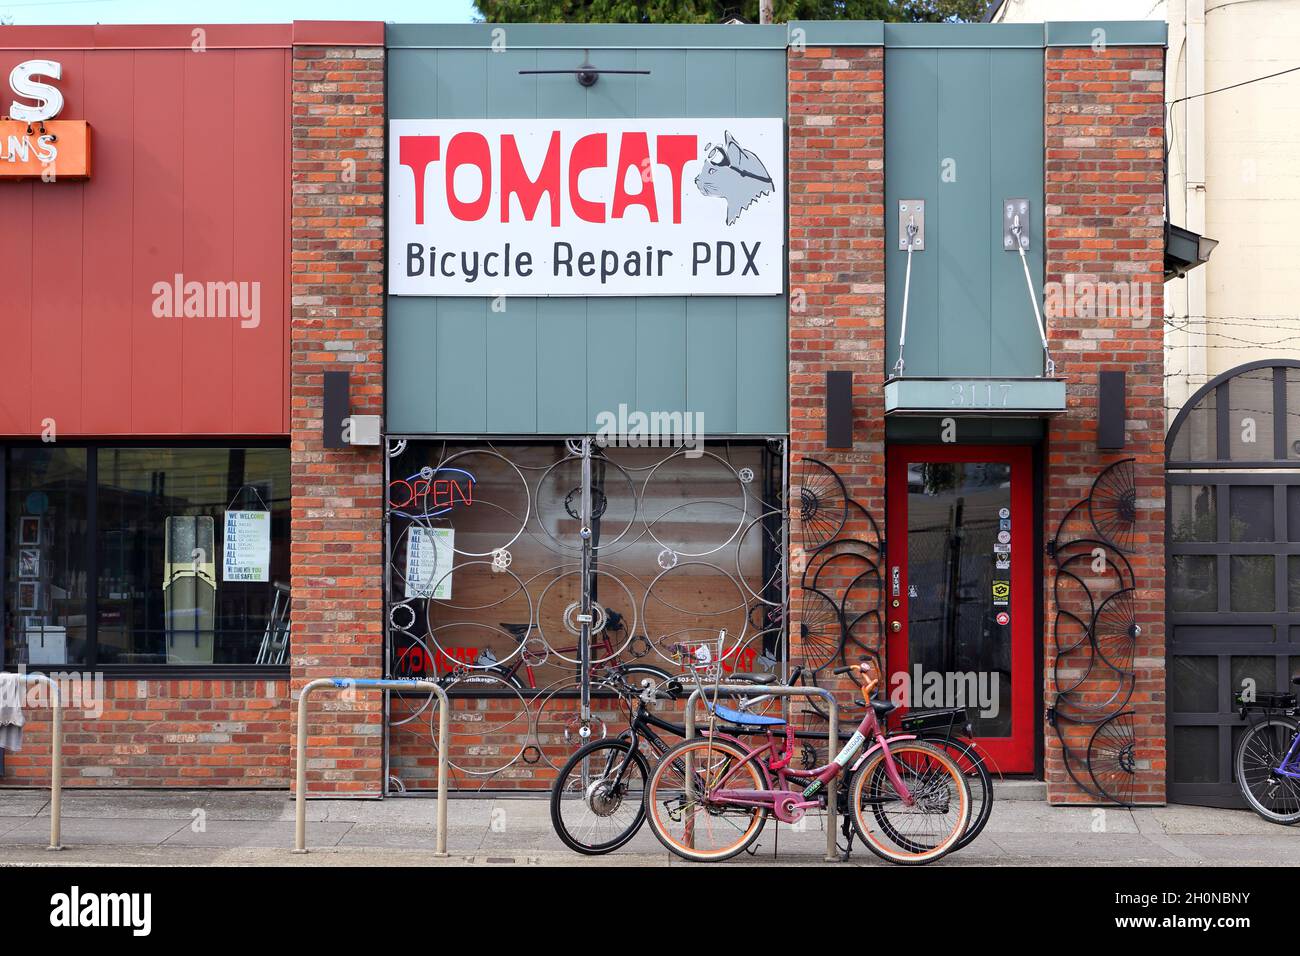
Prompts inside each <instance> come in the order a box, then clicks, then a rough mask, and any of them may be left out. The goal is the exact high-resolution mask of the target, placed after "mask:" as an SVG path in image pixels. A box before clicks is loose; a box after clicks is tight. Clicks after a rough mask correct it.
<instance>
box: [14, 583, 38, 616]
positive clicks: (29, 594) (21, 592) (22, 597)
mask: <svg viewBox="0 0 1300 956" xmlns="http://www.w3.org/2000/svg"><path fill="white" fill-rule="evenodd" d="M40 609H41V582H39V581H19V582H18V610H20V611H39V610H40Z"/></svg>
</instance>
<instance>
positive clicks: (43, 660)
mask: <svg viewBox="0 0 1300 956" xmlns="http://www.w3.org/2000/svg"><path fill="white" fill-rule="evenodd" d="M86 464H87V456H86V449H84V448H61V447H51V446H48V445H45V446H40V447H35V448H14V449H11V450H10V451H9V453H8V469H7V472H6V476H5V477H6V480H5V540H4V554H5V562H4V565H5V641H4V644H5V646H4V662H5V663H6V664H8V665H18V664H25V665H27V666H30V667H44V666H47V665H64V664H86V663H87V662H88V660H89V641H88V634H87V627H86V614H87V608H86V581H87V570H88V568H87V562H86V549H85V542H86V540H87V537H88V527H87V523H86V517H87V508H86V503H87V497H86V491H87V488H86V474H87V473H86Z"/></svg>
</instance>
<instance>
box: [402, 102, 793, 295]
mask: <svg viewBox="0 0 1300 956" xmlns="http://www.w3.org/2000/svg"><path fill="white" fill-rule="evenodd" d="M390 137H391V138H390V149H389V155H390V157H391V159H390V169H389V177H390V179H389V181H390V183H391V194H390V203H389V291H390V292H392V293H393V294H394V295H442V296H488V297H495V296H499V295H529V296H547V295H591V296H605V295H608V296H614V295H619V296H623V295H779V294H780V293H781V292H782V290H783V289H784V273H785V265H784V258H785V257H784V247H785V182H784V176H785V135H784V128H783V126H782V121H781V120H779V119H651V120H623V119H620V120H592V119H581V120H578V119H574V120H393V121H392V122H391V124H390Z"/></svg>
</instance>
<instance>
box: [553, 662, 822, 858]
mask: <svg viewBox="0 0 1300 956" xmlns="http://www.w3.org/2000/svg"><path fill="white" fill-rule="evenodd" d="M629 673H630V672H629V670H628V669H627V668H626V667H623V666H618V665H616V666H614V667H611V668H609V670H608V671H607V672H606V673H605V675H604V676H603V677H602V679H601V686H602V687H606V688H608V689H610V690H613V691H614V692H615V693H616V694H618V695H619V696H620V697H621V698H622V699H623V701H624V703H625V704H626V705H627V707H628V709H629V712H630V716H629V720H628V729H627V730H626V731H624V732H623V733H621V734H619V735H618V736H617V737H605V738H603V739H600V740H594V741H592V742H591V743H588V744H586V745H585V746H583V747H582V748H580V749H579V750H577V751H575V752H574V753H573V754H572V755H571V756H570V757H569V759H568V761H567V762H566V763H565V764H564V766H563V767H561V768H560V771H559V773H558V774H556V777H555V782H554V783H553V784H552V785H551V824H552V826H553V827H554V828H555V832H556V835H557V836H559V838H560V840H561V842H563V843H564V845H565V846H567V847H568V848H569V849H571V850H573V851H575V852H577V853H582V854H585V855H588V856H596V855H600V854H603V853H611V852H613V851H614V850H617V849H618V848H619V847H621V846H623V845H625V844H626V843H627V842H628V841H629V840H631V839H632V838H633V837H634V836H636V834H637V832H638V831H639V830H640V829H641V826H642V824H643V823H644V822H645V806H644V803H643V801H642V795H643V792H644V784H645V781H646V778H647V777H648V776H649V775H650V764H649V762H648V761H647V759H646V755H645V753H644V751H643V745H646V746H648V747H649V749H650V751H651V754H652V756H654V757H656V758H658V757H661V756H663V754H665V753H667V752H668V750H670V749H671V748H672V744H671V743H669V742H668V741H667V740H665V739H664V738H663V737H661V736H660V735H659V734H658V733H656V731H664V732H665V733H669V734H673V735H675V736H677V737H685V736H686V728H685V727H684V726H683V725H681V724H675V723H673V722H671V721H669V720H665V719H664V718H662V717H660V716H658V715H657V714H655V713H653V712H652V711H651V710H650V705H651V704H652V703H654V702H655V701H656V700H659V699H662V698H664V697H667V698H668V699H670V700H680V699H681V696H682V686H681V684H680V683H678V682H677V681H675V680H669V681H666V682H662V683H661V682H653V681H645V680H643V681H642V682H641V687H640V688H639V689H638V688H637V687H634V686H633V685H632V684H631V683H630V682H629V681H628V676H629ZM798 676H799V668H795V670H794V671H793V672H792V674H791V683H794V682H795V681H796V680H797V679H798ZM727 679H728V680H729V681H734V682H736V683H752V684H770V683H775V682H776V675H775V674H770V673H762V672H758V673H754V672H732V673H731V674H728V676H727ZM774 699H775V698H774V697H773V695H771V694H761V693H760V694H756V695H755V696H754V697H752V698H747V697H742V698H741V699H740V701H739V704H738V709H739V711H742V712H749V709H750V708H752V707H755V706H758V705H761V704H763V703H764V702H766V701H770V700H774ZM633 704H635V711H633V710H632V707H633ZM736 729H737V731H740V728H739V727H737V728H736ZM800 736H803V735H802V734H800ZM822 736H823V738H824V737H825V734H823V735H822Z"/></svg>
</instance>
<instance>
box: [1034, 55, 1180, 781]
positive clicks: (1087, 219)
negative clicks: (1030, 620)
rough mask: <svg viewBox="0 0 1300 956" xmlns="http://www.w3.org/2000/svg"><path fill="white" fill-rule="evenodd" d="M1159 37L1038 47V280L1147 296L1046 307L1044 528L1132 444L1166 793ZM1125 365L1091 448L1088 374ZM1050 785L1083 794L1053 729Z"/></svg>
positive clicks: (1138, 700)
mask: <svg viewBox="0 0 1300 956" xmlns="http://www.w3.org/2000/svg"><path fill="white" fill-rule="evenodd" d="M1163 71H1164V50H1163V49H1160V48H1157V47H1142V48H1135V47H1114V48H1111V49H1108V50H1106V51H1104V52H1095V51H1093V50H1092V49H1087V48H1084V49H1057V48H1052V49H1049V50H1048V51H1047V56H1046V143H1045V145H1046V151H1047V166H1046V191H1047V192H1046V220H1047V241H1046V250H1047V261H1046V273H1047V275H1046V281H1047V282H1049V283H1053V282H1055V283H1062V284H1064V283H1065V282H1066V278H1067V276H1074V277H1075V281H1076V282H1078V281H1080V280H1084V279H1086V280H1093V281H1097V282H1129V281H1134V280H1135V281H1138V282H1142V283H1145V284H1146V287H1147V291H1148V292H1149V295H1150V298H1149V299H1148V300H1147V303H1148V307H1147V308H1146V309H1144V310H1143V312H1142V314H1140V315H1128V314H1109V315H1102V316H1100V317H1087V318H1075V317H1071V316H1068V315H1067V316H1060V315H1058V316H1049V318H1048V333H1049V336H1050V340H1051V346H1052V350H1053V355H1054V357H1055V359H1056V361H1057V371H1058V374H1061V375H1063V376H1064V377H1065V378H1066V380H1067V382H1068V389H1069V412H1068V413H1067V414H1065V415H1062V416H1060V417H1058V418H1054V419H1052V423H1051V429H1050V435H1049V448H1048V476H1047V481H1048V485H1047V501H1046V516H1045V518H1046V534H1047V537H1048V540H1050V539H1051V536H1052V535H1053V534H1054V533H1055V531H1056V528H1057V526H1058V524H1059V523H1060V522H1061V520H1062V518H1063V517H1064V516H1065V514H1066V512H1067V511H1068V510H1069V509H1070V507H1071V506H1072V505H1074V504H1075V503H1076V502H1077V501H1079V500H1080V499H1081V498H1083V497H1084V496H1086V495H1087V494H1088V491H1089V486H1090V485H1091V483H1092V481H1093V479H1094V478H1095V477H1096V476H1097V474H1098V473H1099V472H1100V471H1101V470H1102V469H1103V468H1104V467H1105V466H1106V465H1107V464H1109V463H1110V462H1112V461H1115V460H1118V459H1120V458H1125V457H1129V456H1136V458H1137V462H1136V475H1137V488H1138V513H1139V524H1138V527H1137V536H1136V540H1135V550H1136V551H1137V553H1136V554H1133V555H1130V556H1129V558H1130V560H1131V561H1132V563H1133V570H1134V577H1135V579H1136V589H1137V593H1136V598H1137V609H1138V623H1139V625H1140V627H1141V635H1140V637H1139V638H1138V647H1137V654H1136V662H1135V663H1136V672H1137V685H1136V690H1135V693H1134V696H1133V699H1132V702H1131V703H1130V705H1129V707H1130V709H1133V710H1135V711H1136V717H1135V725H1136V728H1137V748H1138V749H1137V758H1138V761H1139V774H1138V787H1137V793H1136V799H1137V800H1139V801H1141V802H1151V803H1159V802H1163V800H1164V785H1165V741H1164V737H1165V720H1164V706H1165V704H1164V692H1165V671H1164V411H1163V405H1164V401H1163V395H1164V382H1163V372H1164V353H1163V333H1162V317H1163V314H1164V306H1163V297H1162V294H1163V286H1162V272H1163V250H1164V240H1163V232H1162V221H1163V201H1164V199H1163V187H1162V171H1163V162H1164V157H1163V149H1162V127H1163V109H1164V83H1163V79H1162V77H1163ZM1105 370H1114V371H1124V372H1126V373H1127V376H1128V378H1127V388H1128V398H1127V410H1128V427H1127V430H1126V431H1127V446H1126V448H1125V449H1124V451H1123V452H1117V453H1113V454H1111V453H1102V452H1099V451H1098V450H1097V447H1096V437H1097V436H1096V425H1097V423H1096V418H1097V380H1098V373H1099V372H1101V371H1105ZM1046 566H1047V578H1046V586H1047V595H1048V599H1047V619H1046V622H1047V626H1046V627H1045V628H1044V631H1045V647H1044V656H1045V661H1046V674H1047V684H1048V688H1047V690H1048V695H1049V700H1050V695H1051V694H1052V692H1053V690H1054V688H1053V687H1052V677H1051V675H1052V663H1053V654H1054V652H1055V644H1054V641H1053V639H1052V634H1051V622H1052V619H1053V616H1054V607H1053V602H1052V593H1053V591H1052V573H1053V571H1054V565H1053V563H1052V562H1051V561H1050V560H1049V561H1048V562H1047V564H1046ZM1062 726H1064V727H1065V728H1066V732H1067V735H1068V736H1067V740H1068V741H1069V742H1070V746H1071V750H1072V751H1073V752H1075V753H1077V754H1079V755H1084V754H1086V752H1087V745H1088V738H1089V736H1090V734H1091V733H1092V730H1093V729H1094V728H1093V727H1091V726H1088V725H1069V724H1063V725H1062ZM1046 745H1047V752H1046V774H1047V781H1048V797H1049V799H1050V800H1052V801H1053V802H1087V801H1088V799H1089V798H1088V797H1087V795H1086V794H1083V793H1081V792H1080V791H1079V789H1078V788H1077V787H1076V786H1075V785H1074V784H1073V782H1072V781H1071V780H1070V779H1069V776H1068V775H1067V773H1066V771H1065V768H1064V766H1063V763H1062V754H1061V746H1060V743H1059V741H1058V740H1057V737H1056V734H1055V733H1054V732H1053V731H1052V730H1051V729H1050V728H1048V729H1047V732H1046Z"/></svg>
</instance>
